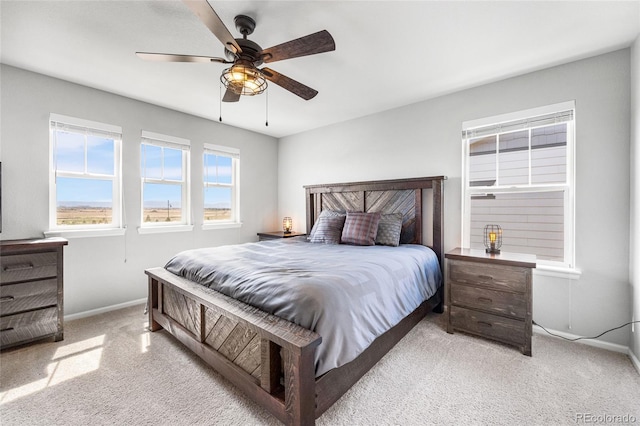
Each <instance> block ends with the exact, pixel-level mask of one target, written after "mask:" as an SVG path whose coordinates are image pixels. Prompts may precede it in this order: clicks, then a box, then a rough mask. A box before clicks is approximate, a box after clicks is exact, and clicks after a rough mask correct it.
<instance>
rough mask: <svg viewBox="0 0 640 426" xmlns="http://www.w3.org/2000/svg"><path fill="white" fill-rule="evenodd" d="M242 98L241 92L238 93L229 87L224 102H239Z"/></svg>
mask: <svg viewBox="0 0 640 426" xmlns="http://www.w3.org/2000/svg"><path fill="white" fill-rule="evenodd" d="M239 100H240V93H236V92H234V91H233V90H231V89H227V91H226V92H224V96H223V97H222V102H238V101H239Z"/></svg>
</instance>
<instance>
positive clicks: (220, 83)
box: [218, 81, 222, 123]
mask: <svg viewBox="0 0 640 426" xmlns="http://www.w3.org/2000/svg"><path fill="white" fill-rule="evenodd" d="M218 94H219V95H220V116H219V117H218V121H219V122H221V123H222V82H221V81H220V82H218Z"/></svg>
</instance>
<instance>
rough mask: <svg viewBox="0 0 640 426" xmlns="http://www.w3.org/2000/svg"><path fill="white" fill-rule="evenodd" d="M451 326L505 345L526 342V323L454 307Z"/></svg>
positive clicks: (452, 308)
mask: <svg viewBox="0 0 640 426" xmlns="http://www.w3.org/2000/svg"><path fill="white" fill-rule="evenodd" d="M451 325H452V326H453V327H454V328H456V329H458V330H462V331H467V332H469V333H473V334H478V335H480V336H484V337H491V338H493V339H496V340H500V341H503V342H505V343H514V344H523V342H524V336H525V333H524V331H525V330H524V325H525V324H524V321H518V320H514V319H509V318H504V317H499V316H497V315H491V314H487V313H485V312H479V311H473V310H470V309H465V308H461V307H458V306H452V307H451Z"/></svg>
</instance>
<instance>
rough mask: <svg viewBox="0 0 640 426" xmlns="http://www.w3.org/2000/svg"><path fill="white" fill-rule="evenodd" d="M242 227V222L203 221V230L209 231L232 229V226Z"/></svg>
mask: <svg viewBox="0 0 640 426" xmlns="http://www.w3.org/2000/svg"><path fill="white" fill-rule="evenodd" d="M240 227H242V222H225V223H203V224H202V230H203V231H209V230H211V229H230V228H240Z"/></svg>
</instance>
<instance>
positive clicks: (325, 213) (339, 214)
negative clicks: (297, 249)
mask: <svg viewBox="0 0 640 426" xmlns="http://www.w3.org/2000/svg"><path fill="white" fill-rule="evenodd" d="M323 217H342V218H346V217H347V214H346V213H342V212H336V211H333V210H322V211H321V212H320V215H319V216H318V218H317V219H316V223H314V224H313V227H312V228H311V233H310V234H309V236H308V237H307V239H308V240H309V241H311V239H312V238H313V236H314V235H315V233H316V230H317V229H318V223H319V222H320V218H323ZM343 223H344V221H343Z"/></svg>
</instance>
